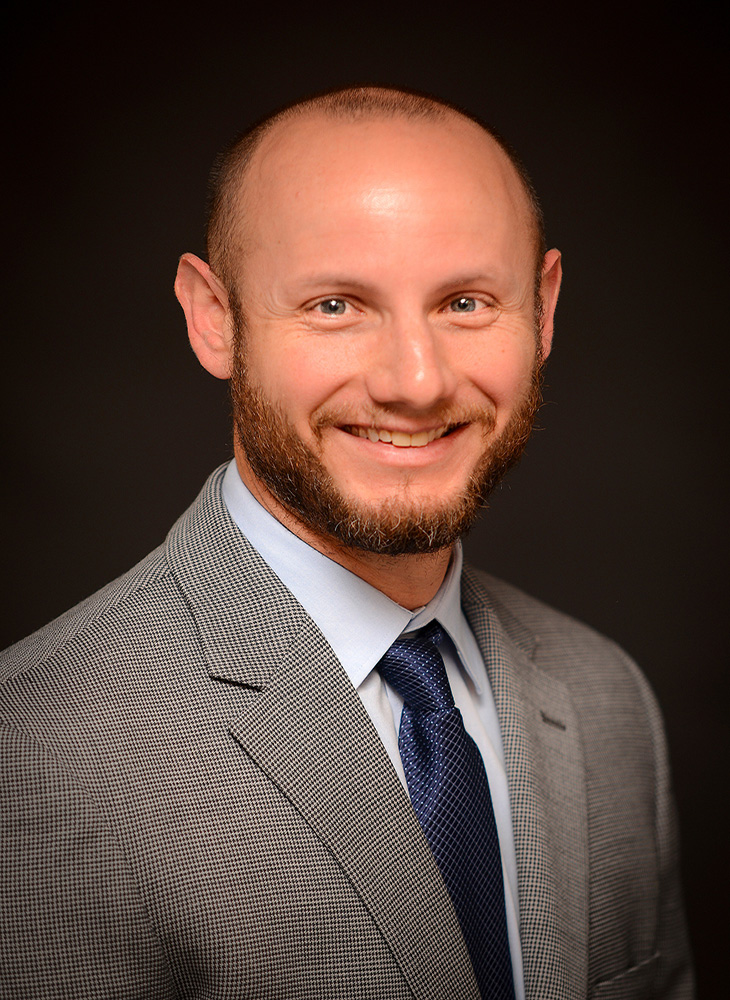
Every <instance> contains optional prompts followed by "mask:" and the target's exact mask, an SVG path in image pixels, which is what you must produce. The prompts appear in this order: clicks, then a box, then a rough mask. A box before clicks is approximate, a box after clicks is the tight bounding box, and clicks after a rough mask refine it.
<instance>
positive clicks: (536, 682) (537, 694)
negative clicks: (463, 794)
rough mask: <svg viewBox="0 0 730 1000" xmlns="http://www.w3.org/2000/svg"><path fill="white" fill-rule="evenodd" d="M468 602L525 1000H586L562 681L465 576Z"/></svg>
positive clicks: (581, 769)
mask: <svg viewBox="0 0 730 1000" xmlns="http://www.w3.org/2000/svg"><path fill="white" fill-rule="evenodd" d="M462 603H463V606H464V611H465V614H466V616H467V618H468V620H469V623H470V625H471V628H472V630H473V632H474V634H475V636H476V639H477V642H478V643H479V645H480V648H481V650H482V654H483V656H484V661H485V664H486V666H487V671H488V673H489V678H490V682H491V685H492V689H493V692H494V697H495V702H496V706H497V713H498V715H499V720H500V726H501V729H502V737H503V743H504V753H505V765H506V769H507V780H508V784H509V792H510V804H511V809H512V823H513V829H514V838H515V851H516V855H517V876H518V885H519V899H520V934H521V940H522V954H523V962H524V973H525V990H526V996H527V998H528V1000H533V998H534V1000H538V998H543V997H546V996H560V997H561V998H565V1000H570V998H575V1000H578V998H579V997H584V996H585V993H586V982H587V960H588V958H587V946H588V916H587V914H588V870H587V858H588V847H587V800H586V788H585V763H584V757H583V752H582V746H581V740H580V731H579V727H578V721H577V718H576V715H575V711H574V708H573V705H572V702H571V700H570V697H569V695H568V692H567V690H566V688H565V685H564V684H562V682H560V681H558V680H556V679H555V678H553V677H551V676H550V675H549V674H547V673H546V672H545V671H542V670H540V669H539V668H538V667H537V666H536V664H535V660H534V659H533V657H534V654H535V652H536V649H537V646H538V640H537V639H536V637H535V636H534V635H533V634H532V633H531V632H529V631H528V630H526V629H525V628H524V627H523V626H522V624H521V623H520V622H519V621H517V620H516V619H515V618H514V616H512V615H511V613H510V612H509V611H507V610H506V609H504V608H503V607H501V606H497V605H496V604H495V603H494V602H493V600H492V599H491V598H490V597H489V595H488V593H487V591H486V590H485V588H484V587H483V586H482V584H481V582H480V581H479V580H478V578H477V577H476V575H475V574H474V573H473V571H471V570H469V569H465V572H464V577H463V582H462Z"/></svg>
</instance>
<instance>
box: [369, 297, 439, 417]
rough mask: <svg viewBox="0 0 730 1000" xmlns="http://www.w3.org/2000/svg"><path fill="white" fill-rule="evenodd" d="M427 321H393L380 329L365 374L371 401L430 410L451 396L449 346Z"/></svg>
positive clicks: (385, 404)
mask: <svg viewBox="0 0 730 1000" xmlns="http://www.w3.org/2000/svg"><path fill="white" fill-rule="evenodd" d="M442 336H443V335H441V337H440V335H439V331H437V330H434V329H433V328H432V327H431V326H430V324H429V323H428V321H427V319H426V318H422V317H418V318H413V317H409V318H406V317H404V318H402V319H393V320H392V321H391V322H389V323H387V324H385V325H384V326H383V328H382V329H381V330H380V336H379V337H378V343H377V351H376V353H375V356H374V357H373V358H372V359H371V364H370V365H369V368H368V372H367V376H366V377H367V387H368V392H369V394H370V397H371V398H372V400H373V401H374V402H376V403H379V404H380V405H383V406H390V407H396V408H399V409H404V410H419V411H424V410H429V409H431V408H433V407H434V406H437V405H438V404H440V403H443V402H445V401H446V400H447V399H448V398H449V397H450V396H451V394H452V393H453V391H454V388H455V385H456V377H455V374H454V371H453V368H452V364H451V362H452V360H453V359H452V358H451V357H450V355H449V351H448V345H447V344H446V343H445V342H444V341H443V339H442Z"/></svg>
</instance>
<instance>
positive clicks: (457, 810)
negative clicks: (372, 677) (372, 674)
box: [377, 621, 515, 1000]
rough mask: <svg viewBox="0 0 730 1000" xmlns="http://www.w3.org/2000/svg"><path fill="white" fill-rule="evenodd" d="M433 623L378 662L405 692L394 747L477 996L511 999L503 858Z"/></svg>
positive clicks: (397, 644)
mask: <svg viewBox="0 0 730 1000" xmlns="http://www.w3.org/2000/svg"><path fill="white" fill-rule="evenodd" d="M443 636H444V633H443V630H442V629H441V627H440V626H439V625H438V624H437V623H436V622H435V621H434V622H432V623H431V624H430V625H429V626H428V627H427V628H425V629H422V630H421V631H420V632H416V633H413V634H411V635H408V636H401V637H400V638H399V639H397V640H396V641H395V642H394V643H393V645H392V646H391V647H390V649H389V650H388V652H387V653H386V654H385V656H384V657H383V658H382V660H381V661H380V663H379V664H378V668H377V669H378V671H379V673H380V676H381V677H383V678H384V680H386V681H387V682H388V684H390V685H391V687H393V688H394V689H395V690H396V691H397V692H398V694H399V695H400V696H401V697H402V698H403V714H402V716H401V723H400V732H399V734H398V748H399V750H400V755H401V760H402V761H403V769H404V771H405V774H406V781H407V782H408V791H409V794H410V796H411V803H412V804H413V808H414V809H415V811H416V816H417V817H418V820H419V822H420V824H421V827H422V828H423V832H424V834H425V835H426V840H427V841H428V844H429V846H430V848H431V851H432V852H433V856H434V858H435V859H436V864H437V865H438V867H439V870H440V871H441V875H442V877H443V880H444V882H445V883H446V888H447V889H448V891H449V895H450V896H451V901H452V903H453V904H454V909H455V911H456V915H457V917H458V918H459V923H460V924H461V930H462V933H463V935H464V940H465V941H466V945H467V948H468V949H469V955H470V957H471V962H472V966H473V967H474V974H475V975H476V979H477V983H478V984H479V989H480V991H481V995H482V998H483V1000H514V996H515V993H514V985H513V981H512V963H511V961H510V955H509V943H508V940H507V920H506V917H505V909H504V883H503V881H502V860H501V857H500V853H499V841H498V839H497V827H496V824H495V821H494V810H493V809H492V797H491V795H490V794H489V782H488V781H487V775H486V772H485V770H484V762H483V761H482V757H481V754H480V753H479V750H478V749H477V746H476V744H475V743H474V740H473V739H472V738H471V736H469V734H468V733H467V732H466V730H465V729H464V722H463V720H462V718H461V712H460V711H459V710H458V708H456V706H455V705H454V699H453V696H452V694H451V688H450V686H449V680H448V677H447V676H446V668H445V666H444V662H443V660H442V659H441V654H440V653H439V651H438V644H439V642H440V641H441V639H442V638H443Z"/></svg>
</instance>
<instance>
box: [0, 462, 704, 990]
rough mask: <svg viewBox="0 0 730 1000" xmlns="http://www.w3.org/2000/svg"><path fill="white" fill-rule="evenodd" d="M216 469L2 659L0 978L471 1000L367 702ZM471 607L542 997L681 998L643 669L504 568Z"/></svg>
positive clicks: (675, 919) (675, 920)
mask: <svg viewBox="0 0 730 1000" xmlns="http://www.w3.org/2000/svg"><path fill="white" fill-rule="evenodd" d="M221 479H222V470H218V472H216V473H214V475H213V476H212V477H211V479H210V480H209V481H208V483H207V484H206V486H205V488H204V490H203V492H202V494H201V496H200V497H199V499H198V500H197V502H196V503H195V504H194V505H193V507H191V508H190V510H189V511H188V512H187V513H186V514H185V515H184V516H183V517H182V518H181V519H180V521H178V523H177V524H176V525H175V526H174V527H173V529H172V530H171V532H170V534H169V536H168V538H167V540H166V542H165V544H164V545H163V546H161V547H160V548H159V549H157V550H156V551H155V552H153V553H152V554H151V555H150V556H148V558H147V559H145V560H144V561H143V562H142V563H140V564H139V565H138V566H137V567H136V568H135V569H133V570H132V571H131V572H130V573H128V574H127V575H126V576H123V577H122V578H121V579H119V580H117V581H116V582H114V583H112V584H110V585H109V586H108V587H106V588H105V589H104V590H102V591H100V592H99V593H98V594H96V595H95V596H93V597H92V598H90V599H89V600H87V601H86V602H84V603H83V604H81V605H79V606H78V607H77V608H75V609H74V610H72V611H70V612H69V613H67V614H66V615H64V616H63V617H61V618H59V619H57V620H56V621H55V622H53V623H51V624H50V625H49V626H47V627H46V628H45V629H42V630H41V631H40V632H38V633H36V634H35V635H33V636H31V637H30V638H29V639H27V640H25V641H24V642H22V643H19V644H18V645H17V646H14V647H12V648H11V649H10V650H8V651H7V652H6V654H5V655H4V657H3V660H2V670H1V673H0V677H1V678H2V681H3V683H2V687H0V733H1V739H2V762H3V781H2V797H3V799H4V801H3V802H2V804H1V806H0V808H1V810H2V813H1V817H2V830H1V837H2V839H1V841H0V856H1V857H2V880H3V885H2V898H1V899H0V953H2V967H1V971H0V995H1V996H2V997H13V998H17V997H20V998H33V1000H36V998H46V997H48V998H50V997H54V998H60V997H63V998H77V997H78V998H91V997H98V998H100V1000H101V998H103V1000H111V998H115V997H124V998H132V997H134V998H140V1000H150V998H173V997H175V998H182V997H185V998H193V997H199V998H223V997H226V998H229V997H230V998H258V997H267V998H290V997H291V998H299V997H302V998H303V997H338V998H339V997H342V998H350V997H353V998H354V997H358V998H364V997H369V998H394V1000H399V998H414V997H415V998H419V1000H427V998H430V1000H447V998H451V1000H467V998H476V997H477V996H478V994H477V989H476V986H475V983H474V979H473V974H472V971H471V966H470V963H469V959H468V956H467V953H466V950H465V946H464V942H463V939H462V936H461V933H460V930H459V926H458V924H457V921H456V918H455V916H454V913H453V910H452V907H451V904H450V901H449V899H448V896H447V893H446V891H445V888H444V885H443V883H442V881H441V878H440V876H439V873H438V870H437V869H436V866H435V864H434V862H433V859H432V857H431V854H430V852H429V849H428V847H427V845H426V843H425V840H424V838H423V836H422V833H421V830H420V827H419V825H418V822H417V820H416V819H415V816H414V813H413V811H412V809H411V806H410V803H409V801H408V798H407V796H406V794H405V792H404V791H403V788H402V786H401V784H400V782H399V781H398V778H397V777H396V775H395V773H394V771H393V769H392V767H391V765H390V762H389V760H388V757H387V755H386V753H385V750H384V748H383V746H382V744H381V743H380V741H379V739H378V736H377V734H376V732H375V730H374V728H373V726H372V723H371V722H370V719H369V717H368V715H367V713H366V712H365V710H364V708H363V706H362V704H361V702H360V700H359V698H358V695H357V693H356V692H355V690H354V689H353V687H352V685H351V684H350V682H349V680H348V679H347V677H346V675H345V673H344V671H343V669H342V667H341V665H340V663H339V662H338V661H337V659H336V658H335V656H334V654H333V653H332V651H331V649H330V648H329V647H328V645H327V643H326V642H325V640H324V639H323V637H322V635H321V633H320V632H319V630H318V629H317V627H316V626H315V625H314V623H313V622H312V620H311V619H310V618H309V617H308V615H307V614H306V612H305V611H304V610H303V609H302V607H301V606H300V605H299V604H298V603H297V601H296V600H295V599H294V598H293V597H292V595H291V594H290V593H289V591H287V590H286V588H285V587H284V586H283V585H282V584H281V582H280V581H279V580H278V578H277V577H276V576H275V575H274V574H273V573H272V572H271V570H270V569H269V567H268V566H267V565H266V564H265V563H264V562H263V561H262V560H261V558H260V557H259V556H258V555H257V553H256V552H255V551H254V550H253V549H252V548H251V546H249V544H248V543H247V541H246V539H245V538H243V537H242V536H241V534H240V532H239V531H238V529H237V528H236V527H235V525H234V524H233V522H232V521H231V519H230V517H229V515H228V512H227V509H226V507H225V505H224V503H223V500H222V498H221V492H220V485H221ZM463 603H464V609H465V612H466V615H467V617H468V619H469V621H470V623H471V626H472V629H473V631H474V634H475V635H476V637H477V640H478V642H479V644H480V646H481V649H482V652H483V654H484V659H485V662H486V664H487V668H488V671H489V676H490V679H491V683H492V686H493V688H494V694H495V698H496V703H497V709H498V712H499V716H500V720H501V724H502V731H503V736H504V746H505V754H506V764H507V772H508V779H509V787H510V794H511V802H512V812H513V821H514V833H515V841H516V851H517V863H518V874H519V903H520V911H521V933H522V947H523V952H524V962H525V980H526V989H527V996H528V997H529V998H531V1000H549V998H556V1000H558V998H559V1000H570V998H576V1000H577V998H582V997H586V996H589V997H593V998H596V1000H598V998H601V1000H607V998H617V997H623V998H638V997H672V998H680V997H688V996H690V995H691V992H692V986H691V974H690V972H689V965H688V958H687V946H686V935H685V929H684V923H683V916H682V907H681V900H680V892H679V883H678V873H677V844H676V827H675V823H674V817H673V811H672V802H671V794H670V788H669V775H668V770H667V758H666V751H665V745H664V740H663V735H662V727H661V721H660V717H659V713H658V711H657V708H656V705H655V703H654V700H653V698H652V695H651V693H650V691H649V689H648V687H647V684H646V682H645V681H644V680H643V678H642V676H641V674H640V673H639V672H638V671H637V669H636V668H635V666H634V665H633V664H632V663H631V662H630V661H629V660H628V659H627V658H626V656H625V655H624V654H623V653H622V652H621V651H620V650H619V649H617V648H616V647H615V646H614V645H613V644H612V643H610V642H608V641H607V640H605V639H603V638H601V637H600V636H598V635H596V634H595V633H594V632H592V631H591V630H590V629H588V628H586V627H584V626H582V625H580V624H578V623H576V622H574V621H572V620H571V619H569V618H566V617H565V616H563V615H560V614H558V613H557V612H555V611H551V610H549V609H548V608H546V607H545V606H543V605H541V604H539V603H538V602H536V601H534V600H532V599H531V598H528V597H526V596H525V595H523V594H522V593H520V592H518V591H516V590H514V589H513V588H511V587H509V586H507V585H506V584H503V583H500V582H498V581H496V580H493V579H490V578H488V577H485V576H482V575H481V574H478V573H476V572H474V571H471V570H466V571H465V573H464V579H463ZM353 627H357V623H356V622H354V623H353Z"/></svg>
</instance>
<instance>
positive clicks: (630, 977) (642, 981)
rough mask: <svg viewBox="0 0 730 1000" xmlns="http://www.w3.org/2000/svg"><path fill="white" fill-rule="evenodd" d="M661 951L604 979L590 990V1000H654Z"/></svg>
mask: <svg viewBox="0 0 730 1000" xmlns="http://www.w3.org/2000/svg"><path fill="white" fill-rule="evenodd" d="M658 965H659V952H656V953H655V954H654V955H652V956H651V958H647V959H645V961H643V962H639V964H638V965H634V966H632V967H631V968H630V969H626V971H625V972H621V973H619V975H618V976H612V977H611V979H604V980H603V981H602V982H600V983H596V985H595V986H594V987H593V988H592V989H591V990H590V992H589V997H590V1000H652V998H653V997H654V977H655V975H656V971H657V967H658Z"/></svg>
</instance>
